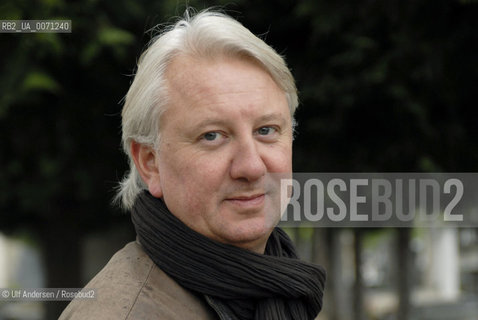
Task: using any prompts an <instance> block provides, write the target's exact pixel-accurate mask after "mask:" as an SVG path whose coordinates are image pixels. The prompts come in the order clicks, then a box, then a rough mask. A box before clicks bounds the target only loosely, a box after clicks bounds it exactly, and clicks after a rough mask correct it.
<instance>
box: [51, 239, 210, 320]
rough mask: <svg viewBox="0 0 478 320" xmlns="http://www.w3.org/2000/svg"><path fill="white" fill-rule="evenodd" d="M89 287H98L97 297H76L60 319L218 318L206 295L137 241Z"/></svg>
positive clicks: (116, 258)
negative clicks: (173, 275) (190, 288)
mask: <svg viewBox="0 0 478 320" xmlns="http://www.w3.org/2000/svg"><path fill="white" fill-rule="evenodd" d="M85 288H87V289H95V292H96V299H94V300H89V299H75V300H73V301H72V302H71V303H70V304H69V305H68V307H67V308H66V309H65V310H64V311H63V313H62V315H61V316H60V320H67V319H71V320H77V319H115V320H116V319H125V320H132V319H171V320H174V319H188V318H190V317H191V316H192V315H196V314H197V315H199V317H198V318H197V319H215V317H214V315H213V314H212V313H211V309H210V307H209V306H208V305H207V304H206V303H205V302H204V299H202V298H200V297H197V296H195V295H194V294H193V293H191V292H190V291H187V290H186V289H184V288H182V287H181V286H179V285H178V284H177V283H176V282H175V281H174V280H173V279H171V278H170V277H168V276H167V275H166V274H165V273H164V272H163V271H161V269H159V268H158V267H157V266H156V265H155V264H154V262H153V261H152V260H151V259H150V258H149V257H148V255H147V254H146V253H145V252H144V251H143V249H142V248H141V246H140V245H139V244H138V243H136V242H131V243H129V244H127V245H126V246H125V247H124V248H123V249H121V250H120V251H118V252H117V253H116V254H115V255H114V256H113V257H112V258H111V260H110V261H109V262H108V264H107V265H106V266H105V267H104V268H103V270H101V271H100V272H99V273H98V274H97V275H96V276H95V277H94V278H93V279H92V280H91V281H90V282H89V283H88V284H87V285H86V287H85ZM195 318H196V317H195Z"/></svg>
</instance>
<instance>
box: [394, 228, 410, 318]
mask: <svg viewBox="0 0 478 320" xmlns="http://www.w3.org/2000/svg"><path fill="white" fill-rule="evenodd" d="M397 238H398V244H397V247H398V250H397V254H398V264H399V266H400V267H399V268H397V272H398V275H397V281H398V301H399V302H398V312H397V320H408V319H409V317H410V251H409V243H410V228H398V235H397Z"/></svg>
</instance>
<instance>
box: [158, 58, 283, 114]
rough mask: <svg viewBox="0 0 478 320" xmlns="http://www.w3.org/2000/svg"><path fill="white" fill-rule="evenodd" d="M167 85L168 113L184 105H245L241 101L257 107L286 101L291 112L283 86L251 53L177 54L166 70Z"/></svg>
mask: <svg viewBox="0 0 478 320" xmlns="http://www.w3.org/2000/svg"><path fill="white" fill-rule="evenodd" d="M166 85H167V90H168V96H169V101H168V105H169V106H168V108H167V111H166V113H171V112H174V111H173V110H174V109H184V108H189V109H190V110H191V111H192V109H194V107H202V109H207V106H210V105H215V106H219V105H227V107H228V108H230V107H232V106H233V105H234V104H237V105H241V106H242V104H241V101H243V102H244V104H250V105H254V107H257V106H262V105H264V107H267V106H266V105H267V104H279V105H281V106H282V105H285V107H286V111H287V112H288V106H287V101H286V98H285V93H284V92H283V90H281V89H280V88H279V86H277V84H276V83H275V82H274V80H273V79H272V77H271V76H270V75H269V73H268V72H266V70H265V69H264V68H263V67H262V66H261V65H260V64H259V63H258V62H256V61H255V60H253V59H251V58H247V57H228V56H217V57H214V58H197V57H191V56H188V55H180V56H177V57H175V58H174V59H173V61H171V63H170V65H169V66H168V69H167V70H166ZM231 102H235V103H231ZM196 109H198V108H196ZM176 111H178V112H179V110H176ZM195 111H197V110H195Z"/></svg>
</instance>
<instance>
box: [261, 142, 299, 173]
mask: <svg viewBox="0 0 478 320" xmlns="http://www.w3.org/2000/svg"><path fill="white" fill-rule="evenodd" d="M265 162H266V165H267V168H268V171H269V172H290V171H292V146H288V145H283V146H277V147H276V148H271V149H269V150H267V153H266V156H265Z"/></svg>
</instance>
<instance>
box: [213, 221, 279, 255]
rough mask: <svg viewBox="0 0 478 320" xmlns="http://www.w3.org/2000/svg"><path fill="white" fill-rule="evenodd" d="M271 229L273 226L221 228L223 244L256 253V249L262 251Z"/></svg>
mask: <svg viewBox="0 0 478 320" xmlns="http://www.w3.org/2000/svg"><path fill="white" fill-rule="evenodd" d="M273 229H274V226H273V225H266V224H264V223H261V224H257V223H256V224H254V223H252V224H251V223H247V224H242V225H240V226H238V227H236V228H223V229H222V230H223V239H224V240H226V241H225V242H227V243H229V244H231V245H234V246H236V247H240V248H244V249H249V250H252V251H257V250H256V248H257V247H262V250H263V249H264V247H265V244H266V243H267V239H269V236H270V234H271V232H272V230H273ZM224 231H226V232H227V234H226V233H224Z"/></svg>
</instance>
